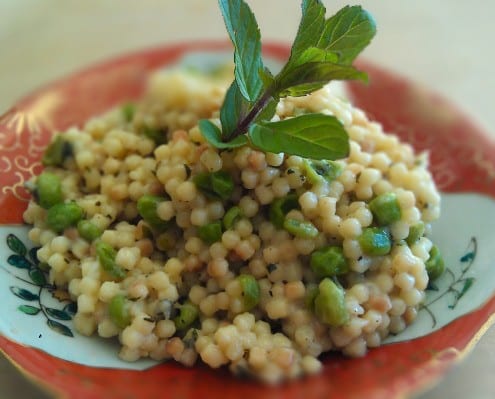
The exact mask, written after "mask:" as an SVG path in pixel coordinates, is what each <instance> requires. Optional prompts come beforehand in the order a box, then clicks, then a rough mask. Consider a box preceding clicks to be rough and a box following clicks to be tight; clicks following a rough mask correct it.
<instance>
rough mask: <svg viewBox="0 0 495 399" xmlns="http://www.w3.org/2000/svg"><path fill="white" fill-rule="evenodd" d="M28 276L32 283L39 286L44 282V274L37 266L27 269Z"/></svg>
mask: <svg viewBox="0 0 495 399" xmlns="http://www.w3.org/2000/svg"><path fill="white" fill-rule="evenodd" d="M29 277H30V278H31V280H32V281H33V283H34V284H36V285H39V286H40V287H42V286H44V285H45V284H46V277H45V274H44V273H43V272H42V271H41V270H40V269H38V268H37V267H35V268H32V269H31V270H29Z"/></svg>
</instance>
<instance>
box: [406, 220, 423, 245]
mask: <svg viewBox="0 0 495 399" xmlns="http://www.w3.org/2000/svg"><path fill="white" fill-rule="evenodd" d="M424 233H425V224H424V223H423V222H419V223H417V224H415V225H413V226H411V227H409V235H408V236H407V238H406V242H407V243H408V244H409V245H413V244H414V243H415V242H416V241H418V240H419V239H420V238H421V237H423V234H424Z"/></svg>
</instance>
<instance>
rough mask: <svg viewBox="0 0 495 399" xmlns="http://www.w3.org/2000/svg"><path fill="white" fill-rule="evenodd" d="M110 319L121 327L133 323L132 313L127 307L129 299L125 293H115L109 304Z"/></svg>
mask: <svg viewBox="0 0 495 399" xmlns="http://www.w3.org/2000/svg"><path fill="white" fill-rule="evenodd" d="M108 313H109V315H110V320H112V321H113V323H114V324H115V325H116V326H117V327H119V328H126V327H127V326H128V325H129V324H130V323H131V315H130V314H129V310H128V308H127V300H126V298H125V296H124V295H122V294H117V295H115V296H114V297H113V298H112V299H111V301H110V303H109V304H108Z"/></svg>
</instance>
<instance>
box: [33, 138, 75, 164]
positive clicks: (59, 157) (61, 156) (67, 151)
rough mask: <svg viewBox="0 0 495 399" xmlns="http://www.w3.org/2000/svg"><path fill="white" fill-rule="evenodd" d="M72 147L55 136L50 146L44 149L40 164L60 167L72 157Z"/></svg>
mask: <svg viewBox="0 0 495 399" xmlns="http://www.w3.org/2000/svg"><path fill="white" fill-rule="evenodd" d="M72 153H73V151H72V145H71V144H70V143H69V142H68V141H66V140H64V138H63V137H62V136H61V135H60V134H57V135H56V136H55V138H54V139H53V141H52V142H51V144H50V145H49V146H48V147H47V148H46V150H45V153H44V154H43V158H42V160H41V162H42V163H43V165H45V166H62V164H63V163H64V161H65V160H66V159H67V158H68V157H70V156H72Z"/></svg>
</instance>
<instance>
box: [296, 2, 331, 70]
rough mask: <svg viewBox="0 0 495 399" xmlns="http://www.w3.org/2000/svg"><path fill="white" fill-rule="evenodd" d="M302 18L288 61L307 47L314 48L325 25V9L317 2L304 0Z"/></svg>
mask: <svg viewBox="0 0 495 399" xmlns="http://www.w3.org/2000/svg"><path fill="white" fill-rule="evenodd" d="M301 9H302V18H301V22H300V23H299V28H298V30H297V34H296V38H295V39H294V43H293V44H292V49H291V55H290V59H291V60H293V59H296V58H298V57H299V54H300V53H302V52H304V51H305V50H306V49H307V48H308V47H315V46H316V44H317V43H318V41H319V38H320V37H321V32H322V31H323V28H324V24H325V12H326V10H325V7H324V6H323V4H321V2H320V1H319V0H304V1H303V2H302V4H301Z"/></svg>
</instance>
